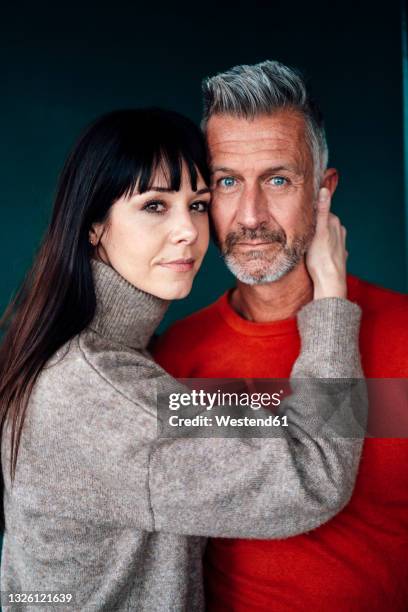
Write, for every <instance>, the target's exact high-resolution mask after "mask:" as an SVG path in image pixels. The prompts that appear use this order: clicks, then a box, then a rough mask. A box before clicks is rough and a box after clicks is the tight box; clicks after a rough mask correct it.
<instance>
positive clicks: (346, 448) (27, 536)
mask: <svg viewBox="0 0 408 612" xmlns="http://www.w3.org/2000/svg"><path fill="white" fill-rule="evenodd" d="M92 267H93V274H94V281H95V289H96V296H97V309H96V314H95V317H94V319H93V321H92V323H91V324H90V325H89V327H88V328H87V329H85V330H84V331H83V332H82V333H80V334H79V335H77V336H75V337H74V338H72V339H71V341H69V342H68V343H67V344H66V345H64V346H63V347H62V348H61V349H60V350H59V351H57V353H55V355H54V356H53V357H52V358H51V360H50V361H49V362H48V363H47V364H46V367H44V369H43V371H42V373H41V375H40V377H39V379H38V381H37V383H36V385H35V388H34V391H33V393H32V395H31V398H30V402H29V406H28V412H27V419H26V422H25V426H24V429H23V435H22V441H21V446H20V453H19V458H18V463H17V471H16V479H15V482H14V486H13V488H12V487H11V483H10V478H9V462H8V461H9V451H10V447H9V443H8V439H9V436H7V437H4V436H3V442H2V466H3V477H4V482H5V493H4V511H5V519H6V529H5V534H4V545H3V553H2V562H1V573H2V576H1V588H2V590H3V592H4V591H9V592H10V591H11V592H13V593H19V592H21V591H36V592H38V591H39V592H50V591H58V592H59V593H73V595H74V597H75V603H74V604H73V605H72V606H71V607H64V606H62V608H61V607H60V609H73V610H78V611H79V610H81V611H88V610H89V611H91V610H104V611H106V612H108V611H109V612H111V611H113V610H132V611H138V612H147V611H149V612H170V611H172V612H182V611H190V610H203V607H204V604H203V589H202V575H201V571H202V566H201V558H202V552H203V548H204V545H205V536H217V537H222V536H225V537H237V538H251V537H253V538H285V537H288V536H292V535H295V534H297V533H300V532H304V531H307V530H310V529H313V528H315V527H317V526H318V525H320V524H322V523H324V522H325V521H327V520H328V519H330V518H331V517H332V516H333V515H334V514H336V513H337V512H338V511H339V510H340V509H341V508H342V507H343V506H344V505H345V504H346V503H347V501H348V500H349V498H350V495H351V492H352V488H353V485H354V480H355V476H356V471H357V466H358V461H359V457H360V451H361V440H359V439H346V438H336V439H330V437H329V436H328V437H321V438H320V437H319V438H318V439H314V438H313V434H311V427H312V426H311V423H313V421H314V420H315V418H317V417H318V415H317V411H318V403H316V405H315V403H314V402H313V399H312V398H310V397H308V396H307V395H306V396H303V397H302V394H301V393H297V392H296V388H295V391H294V393H293V395H292V396H291V397H290V398H288V400H286V401H287V404H286V414H287V416H288V420H289V423H290V424H291V425H290V427H288V428H287V429H288V430H289V431H288V432H287V434H286V435H285V436H282V437H279V438H277V437H275V438H272V439H246V440H240V439H172V440H170V439H167V440H166V439H159V438H157V434H156V393H157V391H158V390H159V389H164V388H166V387H167V388H168V389H170V387H171V384H173V381H172V379H171V378H170V377H169V376H168V375H167V374H166V373H165V372H164V371H163V370H162V369H161V368H160V367H159V366H158V365H157V364H156V363H154V361H153V360H152V358H151V357H150V356H149V354H148V353H147V351H146V345H147V343H148V341H149V338H150V337H151V335H152V334H153V332H154V330H155V329H156V327H157V325H158V324H159V322H160V320H161V318H162V317H163V315H164V312H165V309H166V306H167V304H166V303H165V302H163V301H162V300H159V299H158V298H155V297H153V296H151V295H148V294H146V293H143V292H142V291H140V290H138V289H136V288H135V287H133V286H132V285H130V284H129V283H128V282H127V281H126V280H125V279H123V278H122V277H121V276H120V275H119V274H117V273H116V272H115V271H114V270H113V269H112V268H109V267H108V266H106V265H104V264H102V263H99V262H92ZM359 319H360V310H359V308H358V307H357V306H356V305H355V304H352V303H350V302H348V301H347V300H343V299H337V298H330V299H323V300H318V301H316V302H312V303H310V304H308V305H307V306H305V307H304V308H303V309H302V310H301V311H300V313H299V315H298V324H299V330H300V334H301V339H302V353H301V355H300V357H299V358H298V360H297V362H296V364H295V366H294V370H293V372H292V376H296V377H300V378H302V377H307V378H317V377H320V378H329V377H343V378H347V377H360V376H361V369H360V363H359V354H358V348H357V346H358V345H357V340H358V330H359ZM174 384H177V383H175V382H174ZM325 401H326V402H328V403H330V402H331V403H332V404H334V407H336V402H338V401H339V400H338V399H337V396H336V394H333V393H330V392H329V391H328V393H327V398H326V400H325ZM337 407H338V406H337ZM342 410H343V411H347V408H346V407H342ZM4 609H5V610H8V609H13V610H15V609H19V607H18V606H17V607H13V608H9V607H8V606H4ZM24 609H27V608H26V607H25V608H24ZM28 609H33V610H38V609H41V608H37V607H33V608H31V607H29V608H28Z"/></svg>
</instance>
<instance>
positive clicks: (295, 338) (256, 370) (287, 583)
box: [155, 277, 408, 612]
mask: <svg viewBox="0 0 408 612" xmlns="http://www.w3.org/2000/svg"><path fill="white" fill-rule="evenodd" d="M348 295H349V299H351V300H352V301H354V302H357V303H358V304H359V305H360V306H361V307H362V310H363V319H362V327H361V333H360V348H361V353H362V361H363V368H364V371H365V375H366V376H367V377H370V378H406V377H408V349H407V347H408V296H404V295H401V294H398V293H395V292H393V291H389V290H386V289H382V288H380V287H376V286H374V285H371V284H369V283H366V282H364V281H361V280H359V279H357V278H355V277H349V293H348ZM299 348H300V342H299V335H298V332H297V327H296V319H295V318H292V319H286V320H284V321H277V322H272V323H253V322H250V321H246V320H244V319H242V318H241V317H240V316H239V315H238V314H237V313H236V312H235V311H234V310H233V309H232V308H231V306H230V305H229V301H228V294H227V293H226V294H224V295H223V296H222V297H221V298H220V299H219V300H217V301H216V302H215V303H214V304H211V305H210V306H208V307H207V308H204V309H203V310H201V311H199V312H197V313H195V314H193V315H191V316H190V317H188V318H187V319H184V320H183V321H179V322H178V323H176V324H175V325H173V326H172V327H171V328H170V330H169V331H168V332H167V333H166V334H165V335H164V336H163V337H162V338H160V339H159V341H158V344H157V346H156V348H155V357H156V359H157V361H158V362H159V363H160V364H161V365H162V366H163V367H164V368H165V369H166V370H167V371H168V372H170V373H171V374H172V375H173V376H175V377H178V378H189V377H196V378H207V377H208V378H234V377H245V378H288V377H289V375H290V371H291V368H292V365H293V363H294V361H295V359H296V357H297V355H298V353H299ZM407 409H408V406H407ZM206 588H207V601H208V609H209V610H211V611H221V610H223V611H227V610H228V611H234V612H248V611H252V610H254V611H265V612H266V611H268V612H270V611H273V612H297V611H299V612H300V611H302V612H304V611H306V612H309V611H313V612H329V611H330V612H368V611H370V612H383V611H387V612H388V611H389V612H400V611H401V612H402V611H404V612H407V610H408V439H395V438H394V439H385V438H384V439H380V438H372V439H367V440H366V441H365V444H364V449H363V457H362V461H361V467H360V471H359V476H358V479H357V483H356V487H355V491H354V494H353V497H352V499H351V501H350V503H349V504H348V505H347V507H346V508H345V509H344V510H343V511H342V512H340V513H339V514H338V515H337V516H336V517H334V518H333V519H332V520H331V521H329V522H328V523H326V524H325V525H323V526H322V527H320V528H318V529H315V530H314V531H311V532H309V533H305V534H303V535H299V536H296V537H292V538H288V539H285V540H231V539H226V538H225V539H216V540H211V541H210V542H209V545H208V547H207V553H206Z"/></svg>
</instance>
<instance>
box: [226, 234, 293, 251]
mask: <svg viewBox="0 0 408 612" xmlns="http://www.w3.org/2000/svg"><path fill="white" fill-rule="evenodd" d="M246 241H248V242H252V241H257V242H270V243H271V244H272V243H275V242H277V243H279V244H282V245H283V246H285V245H286V242H287V236H286V232H285V231H284V230H283V229H282V228H280V229H275V230H269V229H265V228H255V229H251V228H248V227H243V228H241V231H240V232H230V233H229V234H227V237H226V238H225V242H224V248H223V254H224V255H228V254H229V253H231V251H232V249H233V247H234V246H235V245H236V244H238V243H240V242H246Z"/></svg>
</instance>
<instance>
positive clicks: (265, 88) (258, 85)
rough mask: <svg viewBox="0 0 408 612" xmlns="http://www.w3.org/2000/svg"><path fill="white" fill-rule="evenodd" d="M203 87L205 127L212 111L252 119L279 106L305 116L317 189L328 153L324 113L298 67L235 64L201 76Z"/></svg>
mask: <svg viewBox="0 0 408 612" xmlns="http://www.w3.org/2000/svg"><path fill="white" fill-rule="evenodd" d="M202 89H203V96H204V116H203V121H202V128H203V129H204V130H205V128H206V125H207V121H208V119H209V118H210V117H211V115H224V114H225V115H233V116H236V117H244V118H246V119H253V118H254V117H256V116H258V115H264V114H271V113H274V112H275V111H277V110H280V109H294V110H296V111H299V112H300V113H301V114H302V115H303V117H304V119H305V126H306V140H307V143H308V145H309V148H310V152H311V154H312V159H313V167H314V180H315V189H316V191H317V190H318V189H319V186H320V182H321V179H322V177H323V174H324V171H325V170H326V168H327V163H328V156H329V154H328V148H327V142H326V135H325V131H324V125H323V116H322V113H321V111H320V109H319V107H318V106H317V104H316V102H315V101H314V100H312V98H311V97H310V94H309V91H308V89H307V87H306V83H305V81H304V79H303V77H302V76H301V74H300V73H299V72H298V71H297V70H294V69H292V68H289V67H288V66H285V65H284V64H281V63H280V62H277V61H272V60H268V61H265V62H261V63H260V64H254V65H252V66H248V65H242V66H235V67H234V68H231V69H230V70H227V71H226V72H223V73H220V74H217V75H216V76H213V77H209V78H206V79H204V81H203V83H202Z"/></svg>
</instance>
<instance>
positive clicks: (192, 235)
mask: <svg viewBox="0 0 408 612" xmlns="http://www.w3.org/2000/svg"><path fill="white" fill-rule="evenodd" d="M197 238H198V229H197V227H196V226H195V225H194V223H193V220H192V218H191V214H190V213H188V212H187V213H180V214H178V215H175V216H174V218H173V226H172V228H171V241H172V242H173V243H174V244H177V243H178V242H185V243H186V244H192V243H194V242H195V241H196V240H197Z"/></svg>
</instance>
